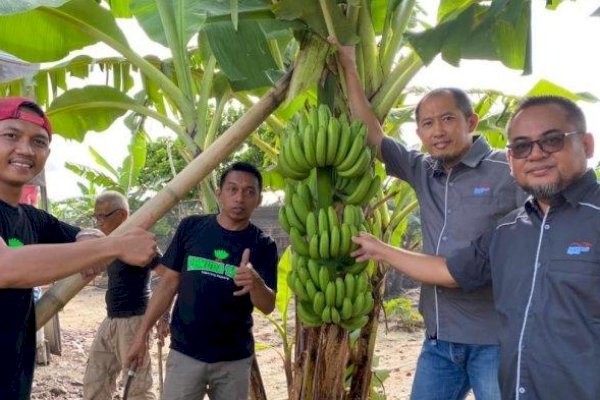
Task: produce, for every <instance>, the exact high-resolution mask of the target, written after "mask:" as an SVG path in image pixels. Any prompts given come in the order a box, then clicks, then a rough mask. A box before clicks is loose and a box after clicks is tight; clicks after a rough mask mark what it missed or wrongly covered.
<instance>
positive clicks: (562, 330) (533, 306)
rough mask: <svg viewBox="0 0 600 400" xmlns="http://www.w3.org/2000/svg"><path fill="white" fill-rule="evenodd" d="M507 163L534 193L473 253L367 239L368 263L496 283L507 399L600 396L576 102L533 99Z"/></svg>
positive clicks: (598, 335)
mask: <svg viewBox="0 0 600 400" xmlns="http://www.w3.org/2000/svg"><path fill="white" fill-rule="evenodd" d="M508 139H509V142H510V144H509V145H508V157H509V162H510V166H511V171H512V173H513V175H514V177H515V179H516V180H517V183H518V184H519V185H520V186H521V187H523V188H524V189H525V190H526V191H527V192H529V193H530V194H531V197H530V198H529V199H528V200H527V201H526V202H525V205H524V206H523V207H521V208H519V209H517V210H515V211H513V212H511V213H510V214H508V215H507V216H505V217H503V218H502V219H501V220H499V221H498V223H497V224H496V226H495V227H494V228H493V229H491V230H490V231H489V232H487V233H485V234H484V235H482V236H481V237H480V238H479V239H478V240H476V241H474V242H473V243H472V244H471V245H470V246H469V247H466V248H465V249H462V250H459V251H457V252H456V253H454V254H453V255H451V256H449V257H446V258H443V257H434V256H426V255H422V254H416V253H411V252H408V251H405V250H402V249H396V248H392V247H391V246H388V245H386V244H384V243H381V242H379V241H378V240H377V239H375V238H373V237H372V236H370V235H368V234H364V233H361V235H360V236H359V237H357V238H354V240H355V242H356V243H358V244H359V246H360V248H359V249H358V250H357V251H356V252H355V253H354V254H353V255H354V256H355V257H357V260H359V261H360V260H364V259H367V258H368V259H374V260H378V261H383V262H386V263H389V264H391V265H393V266H394V267H395V268H396V269H398V270H400V271H402V272H404V273H406V274H407V275H409V276H411V277H413V278H414V279H417V280H419V281H422V282H428V283H430V284H435V285H440V286H447V287H457V286H460V287H462V288H463V289H465V290H469V291H470V290H475V289H477V288H479V287H481V286H486V285H489V284H490V283H493V288H494V303H495V306H496V309H497V310H498V312H499V314H500V318H501V330H500V342H501V363H500V374H499V378H500V387H501V392H502V398H503V399H578V400H593V399H598V398H600V379H598V377H599V376H600V363H599V362H598V360H599V359H600V322H599V321H600V290H598V288H599V287H600V252H599V250H598V249H599V247H600V185H599V184H598V182H597V180H596V175H595V173H594V171H593V170H590V169H588V168H587V159H589V158H591V157H592V155H593V151H594V140H593V136H592V135H591V134H590V133H587V128H586V123H585V118H584V116H583V113H582V111H581V109H579V107H577V105H576V104H574V103H573V102H572V101H570V100H567V99H565V98H562V97H552V96H544V97H532V98H529V99H526V100H524V101H523V102H522V103H521V104H520V106H519V107H518V108H517V110H516V112H515V114H514V115H513V117H512V119H511V121H510V123H509V127H508Z"/></svg>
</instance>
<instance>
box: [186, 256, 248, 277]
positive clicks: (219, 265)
mask: <svg viewBox="0 0 600 400" xmlns="http://www.w3.org/2000/svg"><path fill="white" fill-rule="evenodd" d="M214 255H215V258H216V260H214V261H213V260H209V259H206V258H204V257H196V256H188V260H187V269H188V271H207V272H212V273H213V274H218V275H225V276H227V277H229V278H231V279H233V277H234V276H235V271H236V266H235V265H230V264H226V263H224V262H223V261H224V260H226V259H227V258H229V253H227V252H226V251H225V250H219V249H217V250H215V252H214Z"/></svg>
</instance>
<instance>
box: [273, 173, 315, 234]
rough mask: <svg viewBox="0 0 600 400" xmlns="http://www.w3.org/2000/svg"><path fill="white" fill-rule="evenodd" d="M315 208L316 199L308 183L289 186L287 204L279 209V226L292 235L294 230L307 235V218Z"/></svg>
mask: <svg viewBox="0 0 600 400" xmlns="http://www.w3.org/2000/svg"><path fill="white" fill-rule="evenodd" d="M313 208H314V198H313V195H312V193H311V191H310V188H309V185H308V182H300V183H299V184H297V185H296V186H294V185H288V186H287V188H286V196H285V203H284V205H283V207H281V208H280V209H279V215H278V219H279V224H280V225H281V227H282V228H283V230H285V231H286V232H287V233H288V234H290V235H291V230H292V228H296V230H297V231H298V233H300V234H301V235H304V234H305V233H306V218H307V217H308V213H309V210H312V209H313Z"/></svg>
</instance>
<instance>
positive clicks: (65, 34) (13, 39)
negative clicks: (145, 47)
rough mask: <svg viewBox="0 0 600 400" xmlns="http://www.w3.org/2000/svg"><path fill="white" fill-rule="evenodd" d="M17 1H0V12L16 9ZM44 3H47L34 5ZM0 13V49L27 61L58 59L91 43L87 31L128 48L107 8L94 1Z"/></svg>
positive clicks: (18, 1) (93, 41)
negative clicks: (14, 12)
mask: <svg viewBox="0 0 600 400" xmlns="http://www.w3.org/2000/svg"><path fill="white" fill-rule="evenodd" d="M19 3H22V1H21V0H5V1H3V2H0V4H2V7H1V8H0V11H5V10H10V9H16V8H18V7H19V6H18V4H19ZM27 3H30V4H33V2H27ZM43 3H50V2H48V1H46V2H36V3H35V4H43ZM54 3H61V2H54ZM1 14H2V15H0V49H1V50H3V51H5V52H7V53H10V54H13V55H15V56H17V57H19V58H21V59H23V60H26V61H29V62H50V61H57V60H60V59H62V58H64V57H65V56H67V55H68V54H69V53H70V52H71V51H73V50H78V49H81V48H83V47H85V46H88V45H91V44H94V43H96V42H97V38H93V37H92V36H91V35H90V34H89V33H90V32H95V33H101V35H102V36H103V37H106V38H107V39H109V40H113V41H114V42H118V43H119V44H121V45H122V46H125V47H128V44H127V40H126V39H125V36H124V35H123V32H122V31H121V30H120V29H119V27H118V26H117V24H116V21H115V19H114V17H113V16H112V14H111V13H110V11H109V10H107V9H105V8H103V7H101V6H99V5H98V4H97V3H96V2H95V1H94V0H71V1H69V2H67V3H64V4H63V5H61V6H60V7H58V8H52V7H46V6H42V7H37V8H33V9H31V10H29V11H27V12H21V13H18V14H6V13H1ZM24 27H26V29H24Z"/></svg>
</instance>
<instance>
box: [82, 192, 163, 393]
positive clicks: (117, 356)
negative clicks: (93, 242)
mask: <svg viewBox="0 0 600 400" xmlns="http://www.w3.org/2000/svg"><path fill="white" fill-rule="evenodd" d="M128 217H129V204H128V202H127V198H126V197H125V196H123V195H122V194H121V193H119V192H116V191H111V190H109V191H106V192H103V193H102V194H101V195H99V196H98V197H97V198H96V202H95V205H94V219H95V220H96V225H97V226H98V229H100V230H101V231H102V232H103V233H104V234H105V235H107V236H108V235H110V234H111V233H112V232H113V231H114V230H115V229H117V228H118V227H119V226H120V225H121V224H122V223H123V222H125V220H126V219H127V218H128ZM155 265H156V262H152V263H150V264H148V265H147V266H146V267H145V268H139V267H134V266H131V265H127V264H126V263H124V262H122V261H120V260H115V261H114V262H113V263H112V264H110V265H109V266H108V268H107V270H106V272H107V275H108V288H107V291H106V311H107V317H106V318H105V319H104V320H103V321H102V323H101V324H100V327H99V328H98V331H97V332H96V337H95V338H94V342H93V343H92V347H91V349H90V352H89V358H88V363H87V367H86V370H85V375H84V378H83V398H84V399H85V400H110V399H112V396H113V392H114V391H115V389H116V381H117V376H118V375H119V373H120V372H122V373H123V377H126V376H127V369H126V368H125V367H124V364H125V357H126V355H127V350H128V349H129V346H130V344H131V342H132V341H133V337H134V335H135V332H136V331H137V329H138V328H139V326H140V323H141V322H142V317H143V315H144V312H145V311H146V307H147V305H148V301H149V299H150V275H151V269H152V268H154V267H155ZM128 398H129V399H130V400H154V399H155V398H156V397H155V396H154V393H153V391H152V370H151V362H150V357H149V355H148V351H147V352H146V357H145V358H144V362H143V363H142V365H138V366H137V368H136V377H135V379H134V380H133V381H132V383H131V386H130V388H129V396H128Z"/></svg>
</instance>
